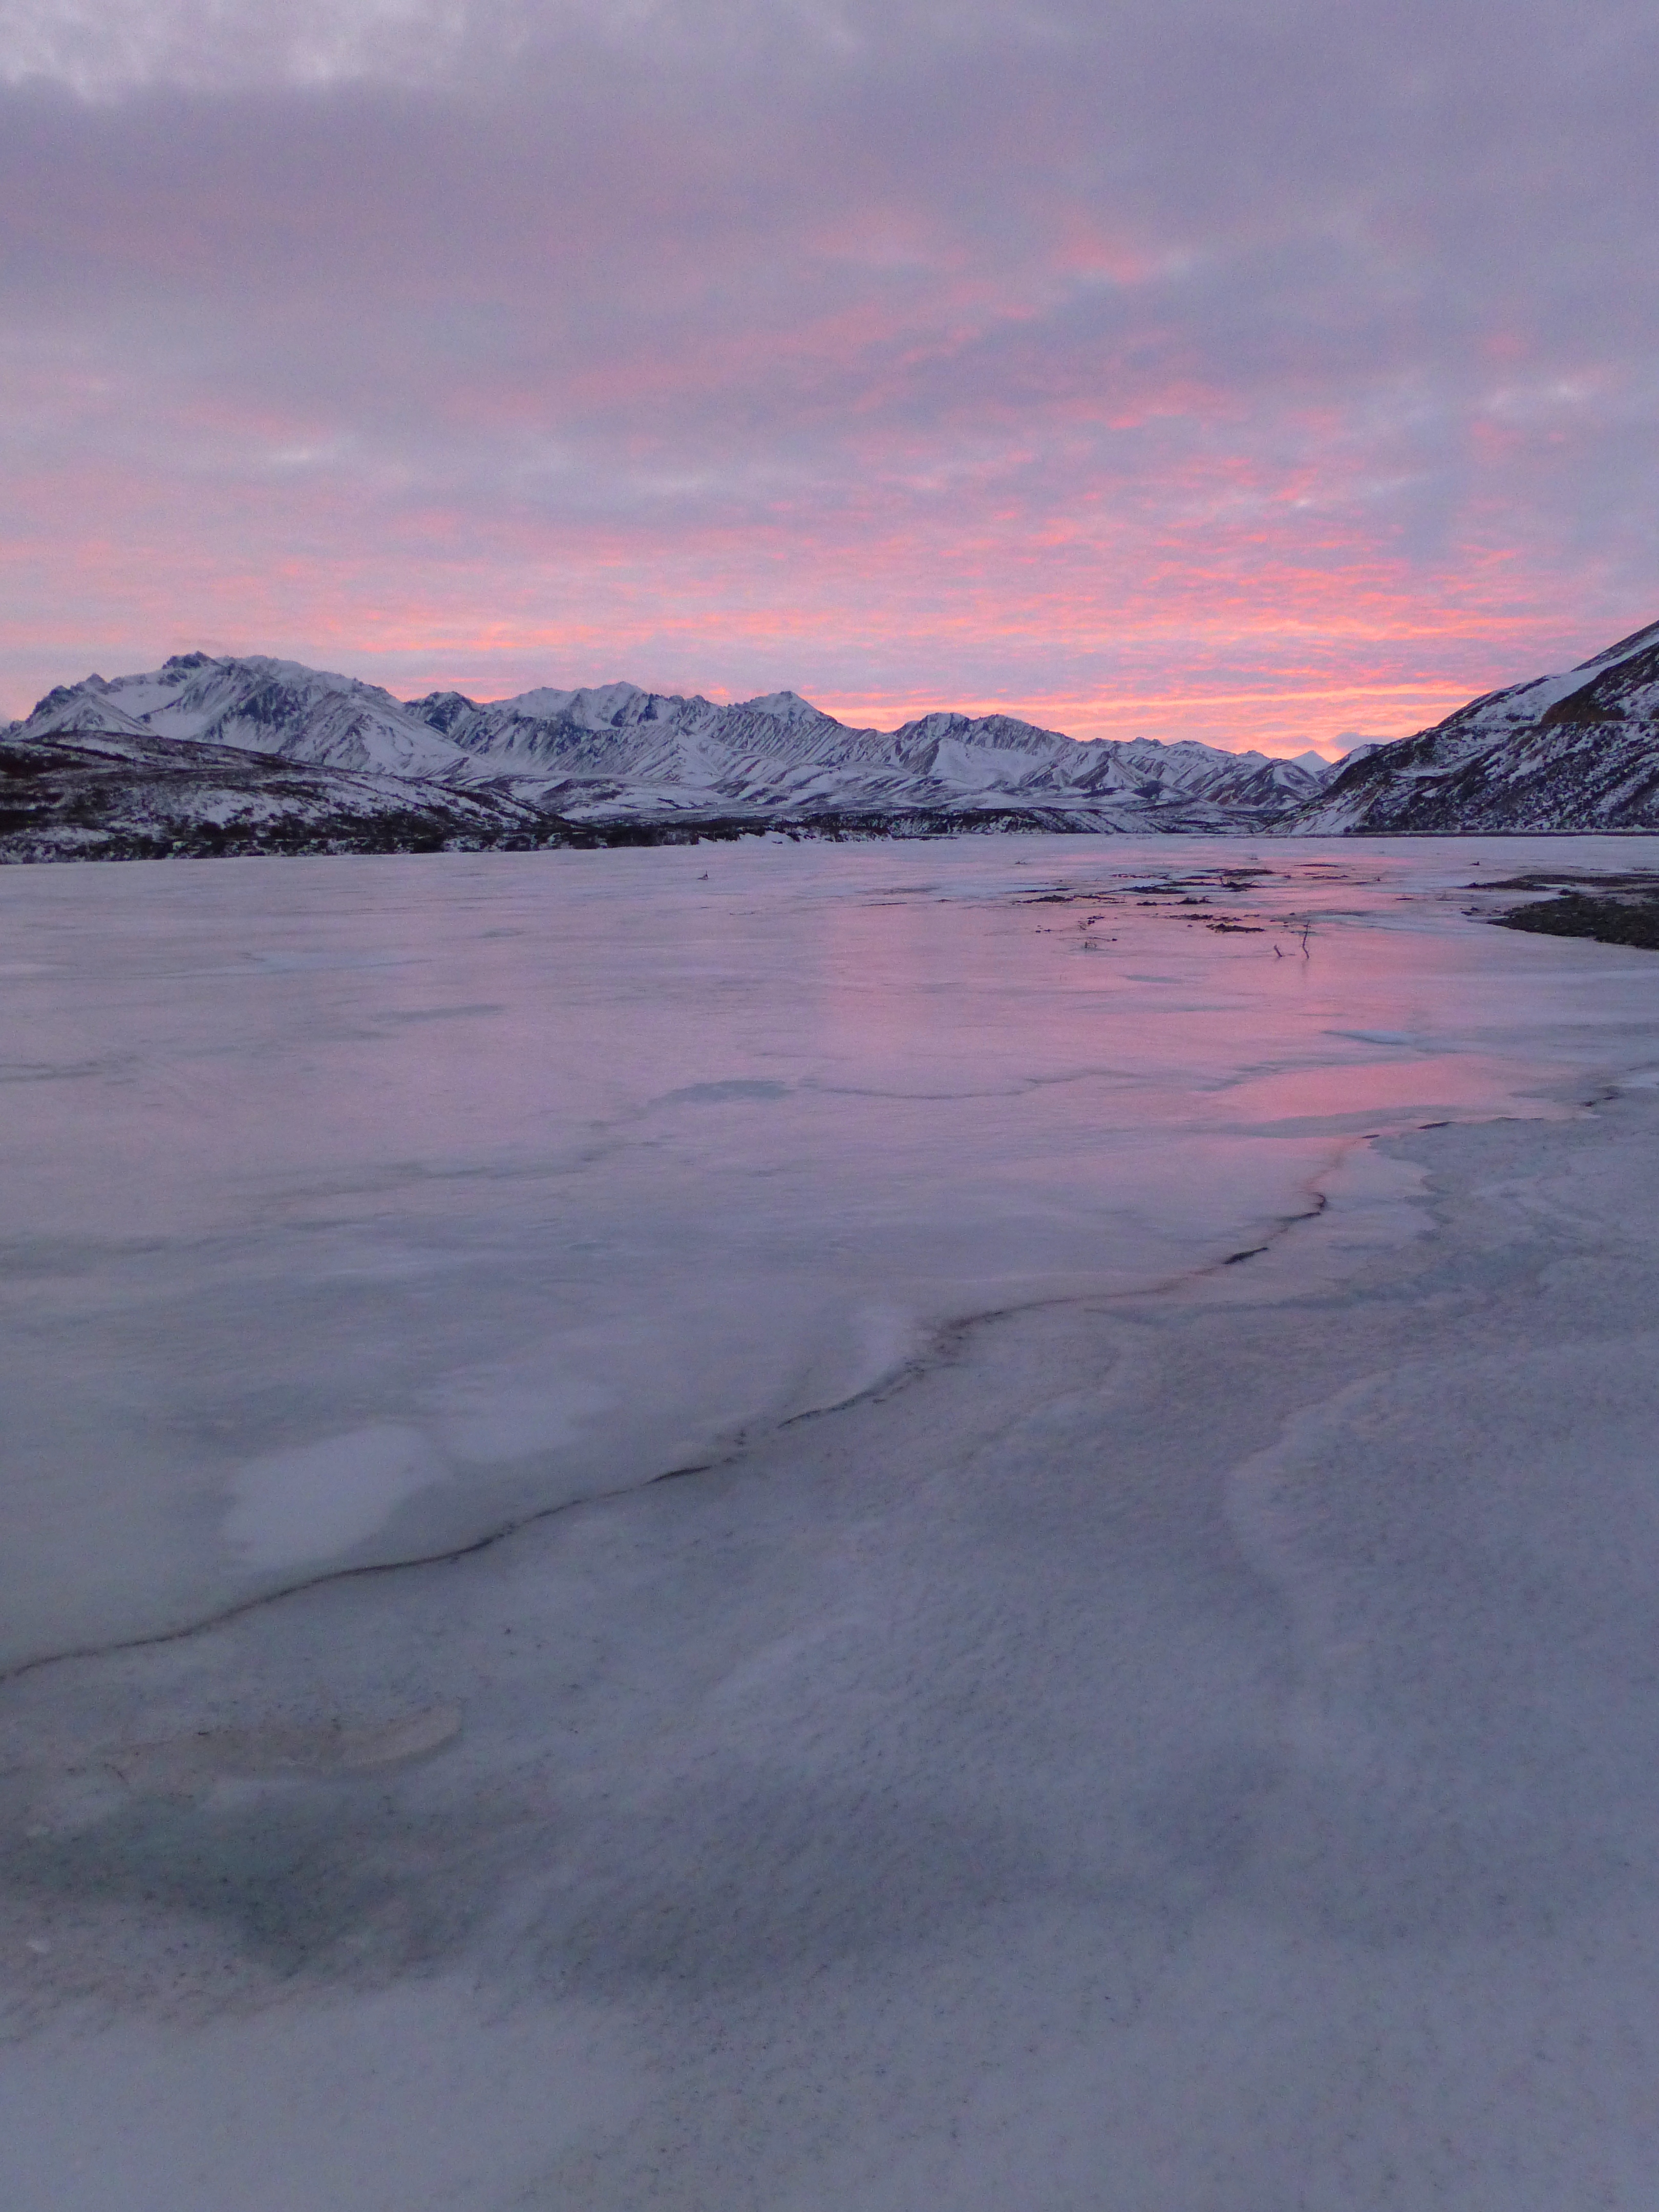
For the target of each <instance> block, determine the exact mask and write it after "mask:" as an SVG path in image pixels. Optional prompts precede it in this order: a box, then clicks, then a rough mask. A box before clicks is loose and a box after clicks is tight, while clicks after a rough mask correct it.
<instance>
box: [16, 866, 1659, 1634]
mask: <svg viewBox="0 0 1659 2212" xmlns="http://www.w3.org/2000/svg"><path fill="white" fill-rule="evenodd" d="M1608 849H1609V850H1611V851H1613V852H1615V853H1616V854H1617V856H1618V858H1619V859H1620V860H1623V861H1624V862H1625V863H1626V864H1628V860H1629V857H1630V848H1629V847H1628V845H1627V844H1626V845H1621V846H1620V847H1618V848H1608ZM1481 850H1482V848H1468V849H1467V850H1465V849H1459V850H1458V852H1457V854H1456V856H1455V859H1452V858H1450V857H1449V855H1448V854H1447V853H1446V852H1445V851H1443V850H1440V851H1437V850H1436V849H1435V848H1428V849H1427V850H1426V851H1419V852H1418V853H1416V854H1410V855H1406V856H1401V854H1397V853H1390V852H1389V850H1388V849H1387V848H1381V849H1377V850H1375V851H1372V852H1369V853H1367V852H1358V853H1356V852H1351V851H1349V850H1347V849H1346V848H1338V849H1337V853H1336V857H1335V859H1334V860H1326V859H1323V858H1313V859H1310V860H1306V861H1303V860H1300V857H1299V856H1298V858H1297V860H1295V861H1292V862H1290V863H1288V864H1287V863H1285V862H1284V861H1283V860H1281V859H1280V858H1279V854H1278V853H1275V852H1274V851H1273V848H1267V852H1268V857H1267V860H1261V859H1260V858H1259V857H1258V858H1256V859H1255V865H1256V866H1267V867H1269V868H1271V869H1272V870H1273V873H1272V874H1270V875H1269V876H1268V877H1267V878H1245V879H1243V880H1244V882H1245V883H1246V884H1247V888H1246V889H1244V890H1239V891H1237V892H1231V893H1230V892H1227V891H1225V890H1222V889H1220V888H1218V886H1217V885H1216V884H1213V883H1208V882H1206V884H1202V885H1201V886H1200V887H1199V888H1198V889H1196V890H1185V891H1183V890H1180V889H1176V890H1173V891H1168V892H1166V894H1165V896H1164V901H1163V903H1162V904H1159V903H1157V902H1154V903H1149V904H1144V903H1141V900H1142V899H1143V898H1150V897H1151V896H1152V894H1153V893H1155V892H1157V891H1158V889H1159V886H1160V885H1161V884H1164V882H1165V880H1166V879H1167V878H1170V877H1171V876H1173V875H1176V874H1180V875H1183V876H1191V875H1193V874H1194V873H1195V872H1197V873H1204V872H1206V871H1212V870H1213V869H1214V868H1215V867H1216V866H1218V865H1219V866H1228V867H1237V866H1249V865H1251V864H1252V848H1249V847H1248V846H1246V847H1243V848H1241V847H1240V846H1239V845H1238V844H1237V842H1229V843H1227V844H1225V845H1223V844H1215V845H1211V844H1206V843H1195V842H1192V841H1182V844H1181V846H1180V847H1179V848H1175V849H1173V850H1172V848H1170V847H1169V846H1168V845H1167V844H1160V845H1158V846H1155V847H1150V846H1146V845H1139V844H1136V845H1127V846H1125V845H1120V844H1116V843H1114V844H1112V845H1109V846H1104V845H1103V844H1102V843H1101V842H1099V841H1094V840H1068V839H1052V840H1038V841H1032V840H1018V839H1016V840H1007V839H996V840H992V841H988V842H986V843H983V844H979V843H975V844H974V845H963V844H959V843H958V844H949V845H933V846H929V847H927V848H921V850H920V851H916V850H915V849H912V850H911V851H908V852H896V851H895V850H894V848H891V847H882V846H877V847H861V848H850V849H849V848H836V847H833V846H831V847H823V846H817V847H812V848H793V847H789V846H787V845H786V846H781V847H770V848H768V847H759V846H747V847H739V848H708V847H703V848H690V849H688V850H684V851H678V852H677V851H649V852H641V853H635V854H629V853H613V854H605V853H592V854H589V853H554V854H526V855H488V856H483V857H480V858H477V859H474V858H463V857H459V856H433V857H430V858H427V859H421V858H403V859H390V860H352V861H335V860H318V861H295V862H293V863H291V864H290V863H288V862H283V863H282V864H281V865H278V866H272V865H270V864H267V863H260V862H239V863H227V864H225V865H224V866H212V867H190V866H180V867H176V868H167V867H154V866H152V867H131V868H125V869H119V868H117V869H106V870H101V871H99V870H88V869H71V870H67V871H65V870H63V869H51V870H48V869H41V870H19V871H15V872H9V873H8V875H7V876H6V878H5V879H4V880H3V882H0V912H3V915H4V917H5V922H6V927H7V942H8V945H9V951H10V952H11V953H12V954H13V955H14V956H15V958H16V959H17V960H19V961H21V963H23V964H24V966H25V968H26V969H28V970H32V972H26V973H24V974H22V975H14V976H12V977H11V978H10V979H9V981H8V982H7V984H6V987H5V990H6V1000H7V1005H8V1008H9V1020H8V1023H7V1025H6V1031H5V1033H6V1035H7V1036H8V1037H9V1040H10V1043H9V1048H8V1053H7V1062H6V1065H5V1066H4V1068H3V1070H0V1073H3V1074H4V1075H5V1076H6V1078H7V1079H8V1081H7V1083H6V1086H5V1087H6V1096H7V1099H8V1111H7V1115H6V1117H5V1122H4V1127H3V1133H0V1173H3V1177H4V1188H5V1190H6V1193H7V1200H6V1207H5V1213H6V1222H5V1228H6V1234H7V1237H8V1238H9V1245H10V1251H11V1265H10V1267H9V1270H8V1273H9V1291H8V1294H7V1295H8V1298H9V1304H10V1310H11V1312H12V1314H13V1316H14V1317H15V1320H14V1326H13V1327H12V1328H10V1330H9V1332H8V1338H7V1341H8V1345H9V1354H8V1358H9V1366H8V1370H7V1371H6V1373H5V1375H4V1377H3V1380H4V1384H5V1389H6V1393H7V1398H8V1402H9V1407H10V1419H11V1422H12V1429H13V1437H12V1444H11V1469H12V1472H11V1476H10V1482H9V1498H8V1502H7V1504H6V1505H5V1507H4V1520H3V1524H0V1534H3V1537H4V1541H3V1544H0V1624H3V1626H0V1650H3V1656H4V1657H5V1658H7V1659H9V1660H13V1661H15V1660H16V1659H18V1658H20V1657H27V1656H34V1655H38V1654H40V1653H42V1652H46V1651H51V1650H63V1649H65V1648H74V1647H76V1646H78V1645H81V1644H87V1643H90V1642H95V1641H103V1640H108V1639H109V1638H112V1637H118V1636H128V1635H136V1634H142V1633H145V1632H155V1630H158V1629H161V1628H165V1627H169V1626H176V1625H179V1624H182V1623H184V1622H186V1621H189V1620H195V1619H198V1618H200V1617H202V1616H203V1615H204V1613H208V1612H210V1611H212V1610H214V1609H215V1608H216V1607H222V1606H223V1605H226V1604H228V1603H233V1602H237V1601H240V1600H242V1599H244V1598H246V1597H247V1596H249V1595H253V1594H255V1593H256V1592H258V1591H259V1590H262V1589H269V1588H272V1587H276V1586H279V1585H281V1584H282V1583H284V1582H285V1581H287V1580H289V1579H291V1577H290V1575H289V1569H290V1568H292V1567H293V1566H295V1565H300V1564H304V1565H307V1566H310V1565H315V1564H316V1563H317V1562H318V1561H319V1560H320V1559H323V1558H324V1557H325V1555H332V1556H334V1557H336V1558H337V1559H339V1560H340V1561H341V1562H342V1563H344V1562H347V1561H349V1562H353V1563H362V1562H365V1561H368V1560H369V1559H382V1558H397V1557H404V1556H409V1555H410V1554H418V1553H427V1552H434V1551H441V1550H445V1549H447V1548H451V1547H454V1546H456V1545H458V1544H462V1543H465V1542H468V1541H472V1540H473V1539H474V1538H476V1537H477V1535H479V1534H482V1533H483V1532H485V1531H486V1530H488V1529H490V1528H495V1527H498V1526H500V1525H501V1524H502V1523H504V1522H507V1521H510V1520H513V1519H515V1518H519V1517H521V1516H523V1515H525V1514H526V1513H529V1512H534V1511H538V1510H544V1508H546V1507H548V1506H550V1505H556V1504H561V1503H563V1502H565V1501H568V1500H569V1499H571V1498H577V1497H582V1496H590V1495H595V1494H598V1493H600V1492H606V1491H610V1490H613V1489H616V1488H618V1487H621V1486H624V1485H627V1484H629V1483H635V1482H641V1481H647V1480H650V1479H651V1478H652V1477H653V1476H655V1475H658V1474H663V1473H665V1472H667V1471H669V1470H671V1469H672V1468H678V1467H681V1466H686V1465H695V1464H698V1463H701V1462H706V1461H708V1460H709V1459H711V1458H714V1457H718V1456H719V1455H720V1454H721V1453H723V1452H725V1451H726V1450H728V1449H731V1448H732V1445H733V1443H735V1441H736V1440H737V1439H738V1438H739V1437H750V1438H752V1437H754V1436H755V1435H757V1433H760V1432H763V1431H764V1430H765V1429H767V1428H768V1427H769V1426H772V1425H775V1424H776V1423H777V1422H779V1421H781V1420H784V1419H789V1418H791V1417H793V1416H797V1415H799V1414H800V1413H803V1412H805V1411H807V1410H810V1409H811V1408H812V1407H817V1406H823V1405H826V1404H829V1403H833V1402H835V1401H837V1400H839V1399H842V1398H845V1397H847V1396H848V1395H852V1394H854V1393H855V1392H857V1391H859V1390H861V1389H867V1388H869V1387H870V1386H871V1385H872V1384H873V1383H876V1382H878V1381H879V1380H880V1379H881V1377H882V1376H883V1375H884V1373H890V1372H892V1371H893V1370H896V1368H898V1367H899V1366H901V1365H902V1364H903V1362H904V1360H905V1358H907V1357H908V1355H909V1354H910V1353H912V1352H914V1351H915V1350H917V1349H918V1348H920V1347H921V1346H922V1345H923V1344H925V1343H926V1342H927V1339H928V1335H929V1333H930V1332H931V1331H933V1330H934V1329H936V1328H938V1327H939V1325H940V1324H941V1323H944V1322H948V1321H950V1320H952V1319H954V1318H956V1317H957V1316H961V1315H963V1314H967V1313H972V1312H976V1311H980V1310H985V1309H987V1308H988V1307H991V1306H994V1305H999V1304H1018V1303H1022V1302H1029V1301H1030V1300H1032V1299H1036V1298H1042V1297H1052V1296H1055V1295H1060V1294H1069V1293H1072V1292H1074V1291H1079V1290H1081V1289H1115V1290H1125V1289H1130V1288H1139V1287H1144V1286H1146V1285H1151V1284H1152V1283H1155V1282H1158V1281H1160V1280H1164V1279H1171V1278H1175V1277H1178V1276H1181V1275H1182V1274H1183V1273H1188V1272H1189V1271H1190V1270H1191V1269H1193V1268H1194V1267H1197V1266H1200V1265H1202V1264H1204V1263H1206V1262H1209V1261H1218V1260H1220V1259H1222V1258H1224V1257H1225V1256H1226V1255H1228V1254H1229V1253H1231V1252H1232V1251H1234V1250H1236V1249H1240V1248H1241V1247H1243V1246H1247V1245H1249V1244H1252V1243H1259V1242H1261V1239H1262V1237H1264V1236H1266V1235H1267V1233H1268V1232H1269V1231H1270V1229H1271V1227H1272V1225H1273V1224H1274V1223H1275V1222H1276V1221H1279V1220H1282V1219H1284V1218H1287V1217H1291V1216H1294V1215H1295V1214H1297V1213H1298V1212H1302V1211H1304V1210H1305V1208H1306V1206H1308V1204H1309V1203H1310V1199H1309V1196H1308V1193H1309V1189H1310V1183H1311V1181H1312V1179H1313V1178H1315V1177H1316V1176H1318V1175H1319V1174H1320V1173H1321V1172H1322V1171H1323V1170H1326V1169H1327V1168H1328V1167H1329V1166H1330V1165H1331V1164H1332V1163H1333V1161H1334V1158H1335V1157H1336V1156H1337V1153H1338V1152H1339V1151H1340V1147H1341V1145H1342V1143H1343V1141H1344V1140H1345V1139H1348V1138H1350V1137H1352V1135H1353V1134H1355V1133H1365V1132H1367V1131H1370V1130H1372V1129H1379V1128H1389V1127H1406V1126H1410V1125H1411V1124H1412V1123H1413V1121H1419V1120H1429V1119H1434V1118H1437V1117H1441V1116H1448V1115H1457V1114H1462V1113H1467V1112H1470V1111H1485V1110H1498V1109H1505V1110H1516V1109H1517V1108H1518V1109H1523V1110H1528V1111H1536V1110H1539V1109H1540V1108H1541V1105H1542V1104H1544V1103H1547V1101H1548V1100H1549V1099H1550V1098H1551V1097H1556V1098H1559V1097H1562V1096H1564V1095H1577V1091H1579V1090H1581V1089H1582V1088H1583V1082H1584V1079H1585V1074H1584V1072H1585V1071H1587V1070H1588V1071H1592V1072H1595V1071H1601V1070H1602V1069H1605V1068H1607V1067H1612V1066H1619V1065H1621V1064H1622V1063H1623V1062H1624V1061H1625V1060H1627V1059H1628V1058H1629V1056H1630V1050H1631V1037H1632V1034H1633V1035H1634V1037H1635V1039H1636V1046H1637V1048H1639V1050H1642V1051H1646V1050H1647V1049H1648V1048H1649V1042H1650V1041H1649V1039H1648V1036H1647V1032H1646V1030H1645V1026H1644V1024H1645V1018H1646V1012H1647V990H1648V983H1649V978H1648V974H1647V970H1646V969H1644V968H1643V966H1642V965H1641V963H1640V960H1639V957H1634V958H1633V959H1632V962H1631V963H1630V964H1629V965H1628V966H1627V967H1625V968H1620V967H1617V966H1616V965H1615V966H1614V967H1613V969H1611V970H1609V969H1607V966H1606V965H1605V963H1606V962H1607V954H1606V951H1605V950H1604V949H1602V948H1591V949H1590V950H1589V951H1584V950H1583V949H1580V950H1579V951H1577V952H1576V953H1575V952H1573V951H1567V950H1562V949H1555V951H1554V957H1553V964H1551V954H1550V953H1549V952H1545V953H1543V954H1541V952H1540V951H1539V949H1538V948H1536V947H1534V946H1531V945H1515V944H1514V943H1512V942H1511V940H1510V938H1509V937H1508V935H1507V934H1506V933H1499V932H1497V931H1487V930H1476V929H1472V928H1471V927H1469V926H1468V922H1467V921H1465V920H1464V918H1463V915H1462V908H1463V907H1464V906H1465V905H1467V904H1468V900H1467V899H1466V898H1464V897H1463V896H1462V895H1461V894H1460V893H1458V892H1456V891H1455V890H1453V891H1452V892H1451V893H1449V894H1447V893H1446V892H1445V891H1444V890H1443V886H1445V885H1447V884H1452V885H1455V884H1457V883H1459V882H1460V881H1461V882H1465V883H1467V882H1468V880H1469V879H1470V875H1471V871H1472V869H1473V867H1474V863H1475V862H1476V860H1480V855H1481ZM1279 851H1280V852H1282V848H1279ZM1551 851H1552V857H1553V860H1555V861H1556V863H1557V864H1558V865H1559V861H1560V859H1561V854H1560V849H1559V847H1552V848H1551ZM1517 857H1519V856H1518V855H1516V854H1514V853H1513V852H1510V851H1507V850H1506V851H1505V853H1504V862H1505V864H1506V865H1511V866H1512V865H1513V864H1514V861H1515V860H1516V858H1517ZM1333 871H1334V872H1333ZM1251 884H1260V886H1261V888H1260V889H1259V890H1255V889H1250V888H1248V886H1249V885H1251ZM1126 885H1127V886H1130V887H1132V888H1131V889H1130V890H1128V892H1127V894H1126V891H1125V886H1126ZM1095 891H1098V892H1100V893H1101V894H1103V896H1104V897H1105V903H1104V904H1103V903H1101V902H1100V900H1098V899H1091V897H1088V896H1085V897H1083V898H1082V899H1081V900H1080V901H1079V899H1077V898H1075V897H1073V898H1069V899H1068V898H1066V897H1061V896H1058V894H1060V893H1078V892H1081V893H1085V894H1086V893H1092V892H1095ZM1112 893H1116V894H1117V895H1118V896H1116V897H1115V898H1114V897H1113V896H1109V895H1110V894H1112ZM1188 898H1199V899H1203V900H1205V901H1206V904H1204V905H1192V906H1188V905H1186V904H1183V903H1182V900H1183V899H1188ZM1251 915H1255V916H1256V917H1257V918H1258V920H1259V921H1264V922H1267V923H1268V924H1271V925H1272V926H1270V927H1263V928H1261V929H1260V930H1259V931H1258V932H1257V933H1245V932H1241V933H1237V934H1231V935H1229V934H1225V933H1217V932H1215V931H1213V930H1212V929H1210V928H1208V927H1206V926H1205V925H1206V923H1207V922H1210V921H1215V920H1217V919H1227V918H1229V917H1231V920H1233V921H1235V922H1243V921H1249V917H1250V916H1251ZM1304 917H1310V918H1311V921H1312V927H1313V930H1314V931H1315V932H1316V936H1311V935H1310V937H1309V939H1308V941H1307V943H1306V944H1305V945H1304V943H1303V941H1302V926H1303V918H1304ZM1304 956H1305V957H1304ZM1595 963H1604V964H1602V965H1595ZM1587 974H1593V975H1595V976H1596V978H1597V979H1598V981H1597V987H1596V990H1595V994H1593V995H1592V996H1591V997H1589V998H1588V999H1587V998H1585V997H1584V995H1583V990H1582V987H1581V982H1580V978H1581V977H1583V976H1584V975H1587ZM1564 1080H1565V1083H1566V1085H1567V1090H1566V1093H1565V1094H1564V1093H1563V1091H1562V1089H1561V1085H1562V1084H1563V1082H1564ZM467 1409H471V1410H470V1411H469V1410H467ZM325 1493H326V1495H325ZM284 1500H286V1502H283V1501H284ZM92 1529H95V1530H97V1531H98V1541H97V1543H96V1545H95V1546H94V1547H90V1548H89V1547H88V1543H87V1532H88V1530H92ZM284 1532H286V1533H284Z"/></svg>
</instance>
